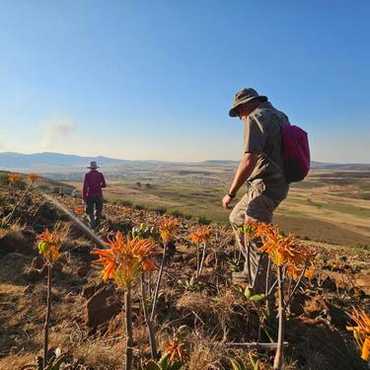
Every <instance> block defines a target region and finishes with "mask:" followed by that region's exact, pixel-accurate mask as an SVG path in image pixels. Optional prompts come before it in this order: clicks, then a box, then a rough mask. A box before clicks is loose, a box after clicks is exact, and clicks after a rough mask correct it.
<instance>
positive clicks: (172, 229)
mask: <svg viewBox="0 0 370 370" xmlns="http://www.w3.org/2000/svg"><path fill="white" fill-rule="evenodd" d="M178 227H179V221H178V220H176V219H175V218H170V217H166V218H162V219H161V221H160V222H159V233H160V235H161V238H162V241H163V243H169V242H170V241H171V240H172V239H173V238H174V237H175V233H176V231H177V229H178Z"/></svg>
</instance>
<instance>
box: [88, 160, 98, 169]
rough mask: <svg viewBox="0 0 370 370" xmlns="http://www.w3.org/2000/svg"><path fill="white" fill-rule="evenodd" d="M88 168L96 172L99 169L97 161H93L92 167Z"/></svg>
mask: <svg viewBox="0 0 370 370" xmlns="http://www.w3.org/2000/svg"><path fill="white" fill-rule="evenodd" d="M87 168H90V169H91V170H96V169H97V168H99V166H98V165H97V163H96V162H95V161H91V162H90V166H88V167H87Z"/></svg>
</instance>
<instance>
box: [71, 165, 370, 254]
mask: <svg viewBox="0 0 370 370" xmlns="http://www.w3.org/2000/svg"><path fill="white" fill-rule="evenodd" d="M234 168H235V164H234V165H232V164H229V163H227V164H225V165H224V164H223V165H220V164H218V163H217V164H215V165H212V164H211V165H208V166H201V167H200V166H192V167H190V168H186V167H184V168H182V167H180V168H175V169H167V168H166V169H159V171H153V170H151V171H146V172H143V173H140V174H137V173H136V174H133V175H130V174H128V175H126V176H125V177H122V178H119V177H120V176H119V175H117V174H116V175H115V176H112V178H113V180H110V178H109V175H108V176H107V177H108V180H109V187H108V188H107V189H106V191H105V195H106V198H107V200H110V201H116V202H118V203H119V202H123V203H131V204H133V205H137V206H139V207H140V206H142V207H145V208H149V209H163V210H167V211H168V212H170V213H175V214H182V215H185V216H189V217H190V216H193V217H202V218H203V219H207V220H210V221H216V222H221V223H225V222H227V217H228V212H227V211H225V210H223V209H222V207H221V199H222V196H223V195H224V194H225V192H226V191H227V188H228V184H229V181H230V179H231V177H232V173H233V170H234ZM69 183H70V184H71V185H74V186H76V187H77V188H80V187H81V183H80V182H76V181H71V182H69ZM243 190H245V188H244V189H242V190H241V191H240V192H239V193H240V195H242V194H243V193H244V191H243ZM274 221H275V222H276V223H278V224H279V225H280V226H281V227H282V229H283V230H284V231H285V232H294V233H296V234H297V235H299V236H300V237H301V238H303V239H308V240H315V241H322V242H329V243H335V244H346V245H350V246H354V247H356V246H362V247H366V248H369V244H370V243H369V240H370V222H369V221H370V172H367V171H348V170H347V171H340V170H327V169H325V170H313V171H312V172H311V174H310V175H309V177H308V178H307V179H306V180H305V181H303V182H301V183H297V184H293V185H292V186H291V190H290V193H289V197H288V198H287V199H286V200H285V201H284V202H283V203H282V204H281V205H280V207H279V208H278V210H277V212H276V214H275V220H274Z"/></svg>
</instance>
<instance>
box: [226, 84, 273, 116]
mask: <svg viewBox="0 0 370 370" xmlns="http://www.w3.org/2000/svg"><path fill="white" fill-rule="evenodd" d="M256 100H260V101H262V102H265V101H267V100H268V99H267V96H263V95H259V94H258V93H257V91H256V90H254V89H252V88H247V89H241V90H240V91H238V92H237V93H236V94H235V96H234V100H233V104H232V106H231V109H230V111H229V116H230V117H237V116H238V108H239V107H240V106H241V105H243V104H247V103H251V102H253V101H256Z"/></svg>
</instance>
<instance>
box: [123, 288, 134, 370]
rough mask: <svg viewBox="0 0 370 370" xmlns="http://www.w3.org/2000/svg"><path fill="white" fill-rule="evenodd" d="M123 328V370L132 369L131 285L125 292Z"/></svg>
mask: <svg viewBox="0 0 370 370" xmlns="http://www.w3.org/2000/svg"><path fill="white" fill-rule="evenodd" d="M124 318H125V327H126V353H125V360H124V364H123V369H124V370H131V369H132V360H133V352H132V347H133V339H132V317H131V285H128V286H127V288H126V290H125V315H124Z"/></svg>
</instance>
